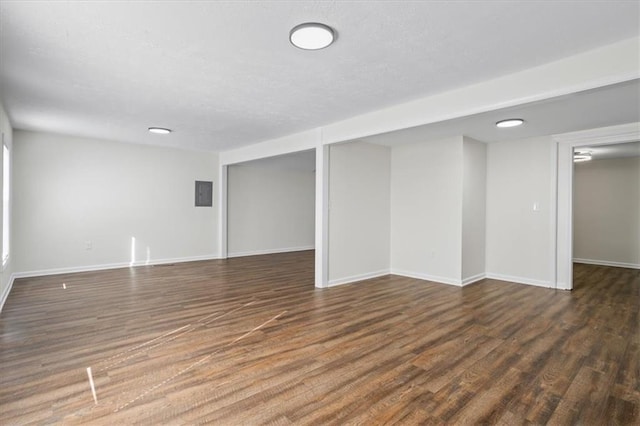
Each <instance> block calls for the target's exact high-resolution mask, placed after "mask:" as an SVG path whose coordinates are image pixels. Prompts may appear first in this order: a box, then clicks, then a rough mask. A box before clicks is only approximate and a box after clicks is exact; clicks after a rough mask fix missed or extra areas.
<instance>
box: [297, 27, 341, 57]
mask: <svg viewBox="0 0 640 426" xmlns="http://www.w3.org/2000/svg"><path fill="white" fill-rule="evenodd" d="M334 39H335V33H334V31H333V29H332V28H331V27H329V26H328V25H325V24H319V23H317V22H306V23H304V24H300V25H296V26H295V27H293V29H292V30H291V32H289V40H290V41H291V44H293V45H294V46H295V47H298V48H300V49H304V50H318V49H324V48H325V47H327V46H329V45H330V44H331V43H333V40H334Z"/></svg>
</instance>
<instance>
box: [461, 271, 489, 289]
mask: <svg viewBox="0 0 640 426" xmlns="http://www.w3.org/2000/svg"><path fill="white" fill-rule="evenodd" d="M485 278H487V274H485V273H484V272H482V273H480V274H476V275H473V276H471V277H467V278H465V279H463V280H462V287H464V286H466V285H469V284H473V283H475V282H478V281H480V280H484V279H485Z"/></svg>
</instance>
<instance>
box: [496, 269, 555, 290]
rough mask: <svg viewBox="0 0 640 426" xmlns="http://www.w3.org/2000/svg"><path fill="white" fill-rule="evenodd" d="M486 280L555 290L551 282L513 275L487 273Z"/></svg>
mask: <svg viewBox="0 0 640 426" xmlns="http://www.w3.org/2000/svg"><path fill="white" fill-rule="evenodd" d="M486 278H489V279H492V280H500V281H509V282H512V283H517V284H527V285H534V286H536V287H544V288H555V286H554V285H553V283H551V282H549V281H542V280H534V279H531V278H524V277H514V276H513V275H503V274H494V273H491V272H487V274H486Z"/></svg>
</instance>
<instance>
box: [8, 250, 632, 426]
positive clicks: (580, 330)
mask: <svg viewBox="0 0 640 426" xmlns="http://www.w3.org/2000/svg"><path fill="white" fill-rule="evenodd" d="M575 280H576V281H575V289H574V290H573V291H572V292H566V291H554V290H551V289H543V288H537V287H532V286H526V285H518V284H513V283H507V282H501V281H494V280H484V281H482V282H480V283H477V284H474V285H471V286H468V287H465V288H457V287H453V286H447V285H442V284H435V283H430V282H426V281H420V280H414V279H409V278H402V277H396V276H387V277H381V278H377V279H373V280H368V281H364V282H361V283H358V284H353V285H345V286H340V287H335V288H331V289H324V290H318V289H315V288H314V287H313V252H299V253H287V254H278V255H268V256H258V257H250V258H238V259H230V260H220V261H205V262H192V263H184V264H176V265H173V266H156V267H139V268H132V269H119V270H112V271H101V272H91V273H80V274H69V275H58V276H50V277H38V278H28V279H21V280H18V281H16V283H15V284H14V287H13V290H12V292H11V294H10V295H9V298H8V300H7V302H6V304H5V307H4V310H3V311H2V313H1V315H0V349H1V352H0V424H3V425H9V424H50V423H63V424H84V423H90V424H110V425H113V424H152V425H158V424H202V423H213V424H220V425H238V424H248V425H252V424H278V425H288V424H340V425H342V424H394V423H398V424H500V425H517V424H553V425H557V424H585V425H604V424H607V425H609V424H627V425H631V424H636V425H637V424H640V329H639V327H640V318H639V306H640V271H637V270H631V269H620V268H607V267H598V266H588V265H576V267H575ZM88 367H90V368H91V372H92V377H93V380H94V382H95V390H96V396H97V400H98V403H97V404H95V403H94V399H93V396H92V393H91V388H90V384H89V378H88V377H89V376H88V373H87V368H88Z"/></svg>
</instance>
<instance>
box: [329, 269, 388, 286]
mask: <svg viewBox="0 0 640 426" xmlns="http://www.w3.org/2000/svg"><path fill="white" fill-rule="evenodd" d="M385 275H389V270H388V269H382V270H380V271H376V272H368V273H366V274H360V275H352V276H350V277H344V278H336V279H334V280H330V281H329V285H328V286H329V287H335V286H337V285H343V284H350V283H354V282H357V281H364V280H370V279H372V278H378V277H383V276H385Z"/></svg>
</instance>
